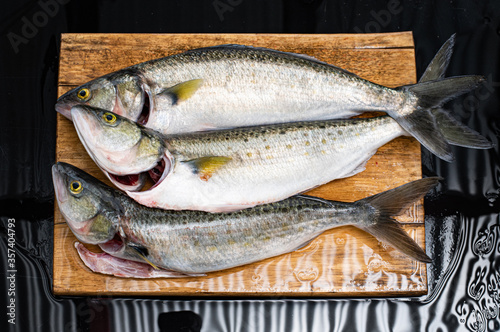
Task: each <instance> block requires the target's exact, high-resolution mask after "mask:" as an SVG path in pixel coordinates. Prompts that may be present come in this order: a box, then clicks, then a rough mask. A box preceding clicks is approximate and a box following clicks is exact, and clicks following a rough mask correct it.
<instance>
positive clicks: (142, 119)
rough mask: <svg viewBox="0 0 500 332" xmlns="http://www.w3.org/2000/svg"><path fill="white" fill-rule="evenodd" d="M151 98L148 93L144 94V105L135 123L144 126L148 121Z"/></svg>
mask: <svg viewBox="0 0 500 332" xmlns="http://www.w3.org/2000/svg"><path fill="white" fill-rule="evenodd" d="M150 98H151V96H150V95H149V93H146V97H145V98H144V103H143V105H142V110H141V114H139V117H138V118H137V123H139V124H141V125H143V126H145V125H146V124H147V123H148V120H149V114H150V113H151V105H152V103H151V102H150V100H149V99H150Z"/></svg>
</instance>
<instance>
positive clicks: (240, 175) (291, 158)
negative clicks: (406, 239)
mask: <svg viewBox="0 0 500 332" xmlns="http://www.w3.org/2000/svg"><path fill="white" fill-rule="evenodd" d="M438 111H440V110H436V112H438ZM71 113H72V117H73V119H74V125H75V128H76V130H77V133H78V136H79V137H80V139H81V141H82V143H83V145H84V146H85V147H86V149H87V152H88V153H89V155H90V156H91V157H92V159H93V160H94V161H95V162H96V163H97V165H98V166H99V167H100V168H101V169H102V170H103V171H104V172H105V173H106V175H107V176H108V177H109V178H110V180H111V181H112V182H113V183H114V184H115V185H117V186H118V187H119V188H121V189H123V190H126V192H127V194H128V195H129V196H130V197H132V198H133V199H134V200H136V201H137V202H139V203H141V204H144V205H146V206H149V207H160V208H164V209H175V210H184V209H192V210H203V211H209V212H228V211H234V210H237V209H241V208H247V207H251V206H255V205H258V204H264V203H270V202H274V201H279V200H281V199H284V198H287V197H289V196H292V195H295V194H298V193H301V192H304V191H306V190H309V189H311V188H314V187H316V186H319V185H321V184H324V183H327V182H329V181H332V180H334V179H339V178H344V177H348V176H352V175H354V174H356V173H359V172H361V171H362V170H364V167H365V164H366V162H367V161H368V160H369V159H370V157H371V156H372V155H373V154H374V153H375V152H376V150H377V149H378V148H379V147H380V146H382V145H384V144H385V143H387V142H389V141H391V140H392V139H394V138H396V137H399V136H401V135H408V133H407V132H406V131H405V130H404V129H403V128H402V127H401V126H400V125H399V124H398V123H397V122H396V121H395V120H394V119H392V118H391V117H388V116H381V117H376V118H363V119H345V120H330V121H314V122H294V123H284V124H275V125H268V126H256V127H244V128H235V129H227V130H221V131H209V132H196V133H188V134H179V135H167V136H163V135H161V134H160V133H157V132H154V131H152V130H151V129H148V128H144V127H142V126H140V125H138V124H136V123H134V122H132V121H130V120H128V119H126V118H124V117H121V116H119V115H116V114H113V113H111V112H107V111H104V110H99V109H94V108H91V107H88V106H75V107H73V108H72V111H71ZM438 115H439V116H440V117H439V119H440V121H439V122H440V123H441V124H443V126H442V127H441V129H442V132H443V133H444V134H442V133H441V131H439V130H438V131H436V132H432V127H429V126H428V122H427V121H426V118H425V116H423V117H422V123H418V124H417V125H419V126H422V127H425V128H424V129H425V130H426V131H427V132H428V136H429V139H430V140H432V139H433V137H432V136H433V135H435V136H437V137H442V138H443V135H447V136H450V137H451V136H452V137H453V139H454V140H455V141H456V140H458V139H464V140H465V139H467V140H468V143H470V146H472V147H476V148H488V147H490V146H491V143H490V142H488V141H487V140H485V139H484V138H482V137H481V136H479V135H478V134H477V133H475V132H473V131H471V130H470V129H468V128H467V127H465V126H463V125H461V124H459V123H458V122H457V121H455V122H453V123H452V122H451V121H449V122H447V121H446V119H447V116H448V114H446V113H438ZM108 118H109V119H111V120H112V121H111V123H110V122H108V120H109V119H108ZM432 120H433V121H434V119H432ZM456 132H460V135H449V133H454V134H455V133H456ZM466 133H467V134H468V135H466ZM162 140H163V141H162ZM162 142H163V143H162ZM440 143H444V145H442V146H439V148H442V147H443V148H448V143H447V141H446V139H445V138H443V140H442V141H441V142H440ZM154 171H158V172H157V174H155V177H156V178H155V181H156V184H155V185H154V186H153V187H151V188H150V189H148V190H144V191H139V187H137V188H132V189H130V185H129V183H127V182H124V181H122V179H123V176H130V175H137V176H139V175H140V174H143V173H144V172H154ZM138 172H139V173H138Z"/></svg>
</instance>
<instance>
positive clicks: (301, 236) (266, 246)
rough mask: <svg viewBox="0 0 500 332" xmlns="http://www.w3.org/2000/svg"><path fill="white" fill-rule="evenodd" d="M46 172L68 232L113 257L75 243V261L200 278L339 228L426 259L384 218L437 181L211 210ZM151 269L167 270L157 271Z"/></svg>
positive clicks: (68, 169)
mask: <svg viewBox="0 0 500 332" xmlns="http://www.w3.org/2000/svg"><path fill="white" fill-rule="evenodd" d="M52 174H53V181H54V188H55V191H56V198H57V203H58V206H59V209H60V210H61V212H62V215H63V216H64V218H65V219H66V221H67V223H68V225H69V227H70V228H71V230H72V231H73V233H74V234H75V236H76V237H77V238H78V239H79V240H80V241H82V242H84V243H92V244H97V245H99V246H100V247H101V248H102V250H103V251H104V252H105V253H107V254H108V255H111V256H113V257H110V256H108V255H106V254H91V253H89V252H88V251H87V250H85V249H84V248H82V246H81V245H78V244H77V245H76V247H77V249H78V250H79V253H80V254H81V255H82V259H83V260H84V261H85V262H86V263H87V264H88V266H89V267H90V268H91V269H93V270H95V271H96V272H102V273H108V274H114V275H119V276H129V277H157V276H167V277H168V276H178V275H176V274H175V273H184V274H188V275H202V274H204V273H207V272H211V271H217V270H223V269H227V268H231V267H235V266H240V265H244V264H248V263H252V262H256V261H259V260H263V259H265V258H269V257H273V256H277V255H281V254H284V253H288V252H291V251H293V250H295V249H298V248H300V247H301V246H303V245H305V244H307V243H308V242H310V241H311V240H312V239H314V238H315V237H317V236H318V235H319V234H321V233H322V232H324V231H326V230H328V229H331V228H334V227H338V226H343V225H353V226H356V227H358V228H360V229H363V230H365V231H366V232H368V233H370V234H372V235H373V236H375V237H376V238H377V239H379V240H380V241H383V242H385V243H387V244H389V245H391V246H393V247H395V248H396V249H398V250H399V251H401V252H402V253H404V254H406V255H407V256H409V257H411V258H413V259H416V260H419V261H422V262H430V261H431V259H430V258H429V257H428V256H427V255H426V254H425V252H424V251H423V250H422V249H421V248H420V247H419V246H418V245H417V244H416V243H415V242H414V241H413V240H412V239H411V238H410V237H409V236H408V235H407V234H406V232H405V231H404V230H403V229H402V228H401V227H400V226H399V224H398V223H397V221H395V220H394V219H392V218H391V216H396V215H399V214H401V213H402V212H404V211H405V210H406V209H407V208H408V207H409V206H410V205H412V204H413V203H414V202H415V201H416V200H418V199H420V198H421V197H423V196H424V195H425V194H426V193H427V192H428V191H429V190H430V189H431V188H433V187H434V186H435V185H436V184H437V183H438V178H426V179H421V180H418V181H414V182H411V183H409V184H406V185H403V186H401V187H398V188H395V189H392V190H389V191H386V192H384V193H381V194H377V195H375V196H371V197H368V198H365V199H362V200H359V201H357V202H354V203H343V202H335V201H328V200H324V199H320V198H316V197H309V196H297V197H291V198H289V199H286V200H284V201H281V202H277V203H273V204H267V205H261V206H259V207H255V208H252V209H247V210H242V211H238V212H233V213H223V214H211V213H206V212H200V211H167V210H160V209H152V208H147V207H144V206H141V205H139V204H137V203H135V202H134V201H133V200H131V199H130V198H128V197H127V196H126V195H124V194H122V193H121V192H119V191H117V190H114V189H112V188H110V187H108V186H106V185H105V184H103V183H102V182H100V181H98V180H97V179H95V178H93V177H92V176H90V175H89V174H87V173H85V172H83V171H81V170H79V169H77V168H76V167H74V166H71V165H69V164H65V163H58V164H56V165H54V166H53V168H52ZM100 260H103V261H105V264H99V261H100ZM134 262H137V263H134ZM138 263H139V264H138ZM144 264H148V265H150V266H151V267H153V269H151V268H149V269H148V268H145V265H144ZM124 269H125V270H126V271H123V270H124ZM159 269H165V270H168V271H166V272H165V274H162V273H160V274H158V272H155V271H158V270H159ZM160 271H161V270H160Z"/></svg>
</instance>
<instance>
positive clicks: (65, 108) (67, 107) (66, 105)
mask: <svg viewBox="0 0 500 332" xmlns="http://www.w3.org/2000/svg"><path fill="white" fill-rule="evenodd" d="M72 91H73V90H71V91H69V92H72ZM69 92H67V93H65V94H64V95H62V96H61V97H59V99H58V101H57V103H56V105H55V109H56V112H58V113H60V114H61V115H63V116H64V117H65V118H67V119H68V120H70V121H72V120H73V118H72V117H71V108H72V107H73V106H75V105H76V103H71V102H69V101H67V100H65V98H64V97H65V96H66V95H67V94H69Z"/></svg>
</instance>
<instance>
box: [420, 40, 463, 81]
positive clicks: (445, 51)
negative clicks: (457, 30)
mask: <svg viewBox="0 0 500 332" xmlns="http://www.w3.org/2000/svg"><path fill="white" fill-rule="evenodd" d="M455 37H456V34H453V35H451V37H450V38H449V39H448V40H447V41H446V42H445V43H444V44H443V46H441V48H440V49H439V51H438V52H437V53H436V55H435V56H434V58H433V59H432V61H431V62H430V63H429V65H428V66H427V68H426V69H425V72H424V74H423V75H422V77H420V81H419V82H420V83H422V82H428V81H434V80H439V79H442V78H444V75H445V73H446V69H448V65H449V64H450V59H451V55H452V54H453V47H455Z"/></svg>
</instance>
